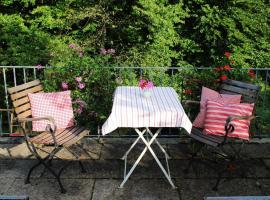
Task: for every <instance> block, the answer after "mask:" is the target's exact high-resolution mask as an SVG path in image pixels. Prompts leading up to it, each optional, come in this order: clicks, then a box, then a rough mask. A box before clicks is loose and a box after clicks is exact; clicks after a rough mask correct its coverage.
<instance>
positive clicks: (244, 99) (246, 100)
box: [220, 90, 257, 103]
mask: <svg viewBox="0 0 270 200" xmlns="http://www.w3.org/2000/svg"><path fill="white" fill-rule="evenodd" d="M220 93H221V94H239V93H235V92H231V91H227V90H220ZM256 100H257V95H256V96H255V97H251V96H247V95H243V94H242V98H241V102H243V103H255V102H256Z"/></svg>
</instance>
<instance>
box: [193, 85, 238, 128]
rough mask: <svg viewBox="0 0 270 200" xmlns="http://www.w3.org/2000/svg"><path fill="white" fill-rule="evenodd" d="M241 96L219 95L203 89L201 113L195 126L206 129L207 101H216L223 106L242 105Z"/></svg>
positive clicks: (194, 123)
mask: <svg viewBox="0 0 270 200" xmlns="http://www.w3.org/2000/svg"><path fill="white" fill-rule="evenodd" d="M240 100H241V95H229V94H219V93H218V92H217V91H215V90H211V89H209V88H206V87H203V88H202V94H201V101H200V112H199V114H198V116H197V117H196V119H195V120H194V122H193V126H195V127H197V128H204V120H205V115H206V104H207V101H215V102H218V103H222V104H231V103H240Z"/></svg>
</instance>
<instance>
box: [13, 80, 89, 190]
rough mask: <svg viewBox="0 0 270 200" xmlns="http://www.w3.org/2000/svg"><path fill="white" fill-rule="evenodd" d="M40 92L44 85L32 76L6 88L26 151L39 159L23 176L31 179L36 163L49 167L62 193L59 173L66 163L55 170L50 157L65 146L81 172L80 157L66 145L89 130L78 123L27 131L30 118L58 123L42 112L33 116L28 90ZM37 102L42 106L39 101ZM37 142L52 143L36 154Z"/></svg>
mask: <svg viewBox="0 0 270 200" xmlns="http://www.w3.org/2000/svg"><path fill="white" fill-rule="evenodd" d="M40 92H44V91H43V85H42V84H41V82H40V81H39V80H34V81H31V82H28V83H25V84H22V85H18V86H15V87H11V88H8V93H9V95H10V99H11V101H12V105H13V110H14V112H15V114H16V120H17V122H18V124H19V129H20V130H21V131H22V133H23V135H24V138H25V140H26V144H27V147H28V149H29V151H30V152H31V153H32V154H33V155H34V156H35V157H36V158H37V160H38V163H37V164H35V165H34V166H32V168H31V169H30V170H29V172H28V175H27V177H26V179H25V183H29V182H30V176H31V173H32V171H33V170H34V169H35V168H37V167H38V166H39V165H43V166H45V167H46V168H47V169H48V171H49V172H51V173H52V174H53V175H54V176H55V178H56V179H57V181H58V184H59V186H60V190H61V192H62V193H65V192H66V190H65V189H64V187H63V185H62V183H61V180H60V175H61V173H62V171H63V169H64V168H65V167H66V165H65V166H64V167H63V168H61V169H60V170H59V172H58V173H56V172H55V171H54V170H53V169H52V167H51V163H52V160H53V159H54V158H55V157H56V154H57V153H58V152H59V151H60V150H61V149H62V148H65V149H66V150H68V151H69V152H70V153H72V154H73V156H74V157H75V159H76V160H78V161H79V165H80V167H81V170H82V172H84V171H85V170H84V168H83V165H82V163H81V162H80V160H79V156H78V155H77V154H76V153H75V152H72V150H71V149H70V148H69V147H70V146H72V145H76V144H77V143H78V142H79V141H80V140H81V139H82V138H83V137H84V136H86V135H87V134H88V133H89V130H87V129H86V128H85V127H79V126H75V127H70V128H67V129H62V130H60V129H59V130H58V129H56V130H54V129H52V128H51V127H50V128H49V129H48V131H43V132H41V133H39V134H38V135H36V136H34V137H30V136H29V135H30V133H32V130H31V128H30V129H29V128H28V126H27V125H28V124H29V123H31V122H33V121H39V120H47V121H50V123H51V124H53V125H54V126H53V127H57V126H56V125H55V122H54V121H55V120H54V119H53V118H52V117H50V116H44V117H40V118H33V117H32V111H31V104H30V100H29V98H28V94H29V93H40ZM40 106H42V104H41V105H40ZM30 127H31V126H30ZM36 144H38V145H40V144H42V145H41V146H46V145H50V146H53V147H54V148H53V150H52V151H50V152H46V151H45V150H44V151H43V152H46V153H47V154H48V155H47V156H46V157H45V158H44V157H43V156H41V155H39V151H37V149H41V148H40V147H39V146H38V145H36ZM41 150H42V149H41Z"/></svg>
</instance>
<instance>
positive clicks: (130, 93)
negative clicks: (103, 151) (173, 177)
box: [102, 86, 192, 135]
mask: <svg viewBox="0 0 270 200" xmlns="http://www.w3.org/2000/svg"><path fill="white" fill-rule="evenodd" d="M120 127H129V128H140V127H182V128H184V129H185V130H186V131H187V132H188V133H190V131H191V128H192V123H191V122H190V120H189V118H188V117H187V115H186V113H185V111H184V109H183V107H182V105H181V103H180V102H179V99H178V95H177V93H176V92H175V90H174V89H173V88H171V87H154V88H153V89H151V96H150V97H147V98H146V97H144V95H143V91H142V89H141V88H139V87H129V86H121V87H117V88H116V90H115V93H114V100H113V107H112V112H111V114H110V116H109V118H108V119H107V121H106V122H105V123H104V124H103V126H102V134H103V135H106V134H108V133H110V132H112V131H114V130H115V129H117V128H120Z"/></svg>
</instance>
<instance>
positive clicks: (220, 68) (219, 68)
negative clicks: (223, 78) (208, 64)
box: [215, 66, 223, 72]
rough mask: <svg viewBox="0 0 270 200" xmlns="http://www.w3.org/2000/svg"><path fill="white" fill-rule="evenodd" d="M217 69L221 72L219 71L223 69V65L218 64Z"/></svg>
mask: <svg viewBox="0 0 270 200" xmlns="http://www.w3.org/2000/svg"><path fill="white" fill-rule="evenodd" d="M215 70H216V71H218V72H219V71H222V70H223V67H221V66H217V67H216V69H215Z"/></svg>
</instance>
